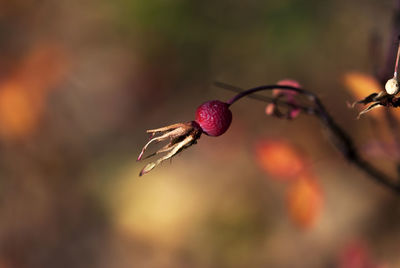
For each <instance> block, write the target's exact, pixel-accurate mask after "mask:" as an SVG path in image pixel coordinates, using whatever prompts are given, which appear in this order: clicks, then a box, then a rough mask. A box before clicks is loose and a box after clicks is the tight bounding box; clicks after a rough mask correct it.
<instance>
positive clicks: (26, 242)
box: [0, 0, 400, 268]
mask: <svg viewBox="0 0 400 268" xmlns="http://www.w3.org/2000/svg"><path fill="white" fill-rule="evenodd" d="M392 14H393V2H392V1H381V0H366V1H365V0H364V1H361V0H356V1H347V0H335V1H334V0H327V1H316V0H309V1H305V0H273V1H238V0H234V1H225V0H223V1H208V0H205V1H183V0H148V1H140V0H115V1H105V0H87V1H78V0H58V1H51V0H40V1H39V0H13V1H7V0H4V1H0V59H1V60H0V167H1V168H0V219H1V220H0V267H1V268H14V267H348V268H357V267H360V268H361V267H399V266H400V257H399V252H400V243H399V241H400V227H399V226H400V225H399V224H400V202H399V198H398V197H397V196H395V195H393V194H392V193H391V192H390V191H388V190H387V189H384V188H382V187H381V186H379V185H377V184H375V183H374V182H372V181H371V180H369V179H368V178H366V175H364V174H363V173H362V172H360V171H359V170H357V169H356V168H355V167H353V166H352V165H350V164H349V163H347V162H346V161H345V160H344V159H343V157H342V156H341V154H340V153H338V152H337V151H336V150H335V148H334V147H333V146H332V145H331V142H330V139H329V137H328V136H326V133H325V132H324V131H323V129H322V128H321V126H320V124H319V122H318V121H317V120H316V119H315V118H313V117H310V116H307V115H300V116H299V117H298V118H296V120H292V121H288V120H281V119H276V118H273V117H268V116H267V115H266V114H265V112H264V110H265V106H266V103H263V102H259V101H256V100H252V99H243V100H241V101H240V102H238V103H237V104H235V105H233V106H232V112H233V122H232V125H231V127H230V129H229V130H228V131H227V133H225V134H224V135H223V136H221V137H218V138H213V137H208V136H205V135H204V136H203V137H202V138H201V139H200V140H199V142H198V144H197V145H195V146H192V148H190V149H187V150H185V151H184V152H182V153H180V154H179V155H178V156H177V157H175V158H174V159H173V160H172V161H171V162H172V164H170V161H166V162H165V163H163V164H162V165H161V166H160V167H157V168H156V169H155V170H154V171H152V172H151V173H150V174H147V175H146V176H144V177H142V178H139V177H138V174H139V171H140V170H141V169H142V168H143V166H144V165H145V164H146V162H145V163H143V162H136V158H137V156H138V154H139V152H140V150H141V148H142V146H143V145H144V144H145V143H146V142H147V139H148V135H147V134H146V132H145V131H146V129H151V128H157V127H162V126H166V125H169V124H172V123H176V122H185V121H189V120H193V119H194V112H195V109H196V107H197V106H198V105H199V104H201V103H202V102H204V101H207V100H212V99H220V100H227V99H229V98H231V97H232V96H233V94H234V93H232V92H229V91H227V90H224V89H221V88H217V87H214V86H213V82H214V81H223V82H226V83H230V84H233V85H235V86H239V87H242V88H249V87H254V86H258V85H263V84H274V83H276V82H277V81H278V80H281V79H284V78H292V79H296V80H297V81H299V82H300V84H302V85H303V86H304V87H305V88H307V89H309V90H312V91H314V92H316V93H317V94H319V96H321V99H322V101H323V102H324V103H325V104H326V106H327V108H328V110H329V111H330V112H331V113H332V115H333V116H334V117H335V119H336V120H337V122H338V123H339V124H340V125H341V126H343V127H344V128H345V129H346V130H348V131H349V133H350V134H351V136H352V137H353V138H354V140H355V141H356V143H357V145H358V146H360V148H366V149H365V153H366V154H367V158H368V159H369V160H371V161H372V162H373V163H375V164H376V165H378V166H380V167H381V168H384V169H385V170H386V171H387V172H389V173H391V174H394V165H393V162H394V160H395V158H396V157H397V158H398V157H399V155H398V153H397V152H392V151H393V150H392V151H390V149H391V148H393V147H391V142H392V143H393V139H392V137H391V136H390V135H389V134H388V132H387V130H386V128H385V125H384V124H378V125H373V124H371V120H372V119H373V118H374V120H376V121H377V122H380V121H381V120H382V118H380V117H379V114H377V113H375V112H371V116H369V114H368V115H366V117H364V118H362V119H360V120H357V119H356V118H357V113H358V111H357V110H355V109H348V108H347V105H346V101H350V102H351V101H354V99H355V98H354V96H353V95H352V94H353V93H354V90H353V91H351V90H352V88H351V87H350V88H348V87H346V81H347V82H348V80H350V82H354V83H355V84H356V85H357V84H359V83H361V82H359V80H357V79H361V80H362V79H364V78H365V79H368V77H369V76H370V75H371V74H373V71H374V70H375V69H376V68H380V67H381V64H382V63H383V61H384V59H385V56H384V55H385V53H384V51H385V50H386V49H387V48H388V47H389V46H390V45H391V44H390V41H389V40H390V38H391V35H392V32H391V26H390V25H391V18H392ZM371 36H375V37H376V39H374V40H378V41H379V40H380V41H381V43H382V46H381V47H380V48H379V49H381V50H380V51H381V52H382V53H373V54H371V53H370V51H371V50H370V45H369V44H370V40H371ZM378 47H379V46H378ZM379 49H378V50H377V51H379ZM375 52H376V51H375ZM393 61H394V59H393ZM354 71H357V72H361V73H363V74H364V76H365V77H361V78H360V76H361V74H360V76H354V73H353V72H354ZM346 75H350V78H349V76H346ZM343 77H347V80H346V79H345V81H344V78H343ZM370 78H371V77H370ZM365 79H364V80H362V81H365ZM371 79H373V78H371ZM354 83H353V84H354ZM347 84H349V83H347ZM350 84H351V83H350ZM363 94H366V93H364V92H362V93H361V95H360V96H362V95H363ZM360 96H358V97H360ZM369 118H370V119H371V120H370V119H369ZM377 144H378V145H379V146H377ZM378 147H379V148H380V149H379V148H378ZM377 148H378V149H377ZM382 148H386V150H383V152H382ZM271 159H272V160H271ZM277 159H278V160H277ZM287 159H289V160H287ZM270 161H275V163H277V165H278V167H280V168H281V170H279V168H278V170H277V171H276V170H275V172H274V171H271V170H270V168H271V167H268V165H267V166H266V164H265V163H269V162H270ZM281 161H286V162H283V163H284V164H283V165H282V166H280V165H279V163H282V162H281ZM291 161H294V162H296V161H297V164H298V165H300V166H301V167H302V168H301V169H302V170H303V171H304V170H307V172H302V173H301V176H300V175H299V176H294V177H295V178H293V175H291V177H290V178H289V179H288V178H284V177H285V174H281V173H280V171H282V169H283V170H287V169H290V167H291V166H292V164H293V163H292V162H291ZM285 165H286V166H285ZM298 177H307V178H308V179H302V180H300V179H299V178H298ZM310 178H311V179H310ZM299 182H300V183H299Z"/></svg>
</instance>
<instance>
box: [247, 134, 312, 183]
mask: <svg viewBox="0 0 400 268" xmlns="http://www.w3.org/2000/svg"><path fill="white" fill-rule="evenodd" d="M255 155H256V161H257V163H258V165H259V166H260V167H261V168H262V169H263V170H264V171H265V172H266V173H267V174H270V175H272V176H274V177H276V179H279V180H292V179H296V177H298V176H299V174H300V173H301V172H302V171H303V170H304V169H305V166H306V163H305V159H304V156H303V155H302V154H301V153H300V151H299V150H298V149H297V148H296V147H294V146H293V145H291V144H289V143H288V142H286V141H284V140H263V141H260V142H258V143H257V144H256V148H255Z"/></svg>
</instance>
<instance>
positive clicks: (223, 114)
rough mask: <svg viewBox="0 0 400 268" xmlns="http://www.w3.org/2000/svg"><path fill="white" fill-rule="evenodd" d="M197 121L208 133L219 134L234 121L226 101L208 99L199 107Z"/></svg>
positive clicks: (210, 134)
mask: <svg viewBox="0 0 400 268" xmlns="http://www.w3.org/2000/svg"><path fill="white" fill-rule="evenodd" d="M196 122H197V123H198V124H199V125H200V127H201V129H202V130H203V131H204V133H206V134H207V135H209V136H219V135H222V134H224V133H225V131H226V130H227V129H228V128H229V126H230V124H231V122H232V112H231V111H230V110H229V105H228V104H227V103H225V102H222V101H218V100H213V101H207V102H205V103H203V104H202V105H200V106H199V107H198V108H197V110H196Z"/></svg>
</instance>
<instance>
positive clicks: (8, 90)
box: [0, 44, 66, 139]
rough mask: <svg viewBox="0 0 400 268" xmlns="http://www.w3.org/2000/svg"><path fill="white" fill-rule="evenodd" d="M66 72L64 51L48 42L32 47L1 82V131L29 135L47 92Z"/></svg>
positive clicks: (7, 134) (6, 135)
mask: <svg viewBox="0 0 400 268" xmlns="http://www.w3.org/2000/svg"><path fill="white" fill-rule="evenodd" d="M65 72H66V57H65V55H64V53H63V50H62V49H61V48H59V47H57V46H54V45H50V44H42V45H39V46H37V47H35V48H34V49H32V50H31V51H30V52H29V53H28V55H27V56H26V57H25V58H24V59H23V60H22V61H21V62H20V63H19V64H18V65H17V67H16V69H15V70H14V72H12V73H11V74H10V75H9V76H8V77H7V78H6V79H4V80H3V81H0V134H1V136H2V137H3V138H6V139H10V138H11V139H13V138H21V137H24V136H26V135H28V134H30V133H31V132H32V131H33V130H34V129H35V127H36V126H37V123H38V122H39V119H40V117H41V115H42V113H43V111H44V107H45V102H46V99H47V95H48V93H49V91H50V90H51V89H53V88H54V87H55V86H56V84H57V83H59V82H60V81H61V79H62V78H63V77H64V74H65Z"/></svg>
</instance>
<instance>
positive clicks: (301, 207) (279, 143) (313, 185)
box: [255, 140, 323, 229]
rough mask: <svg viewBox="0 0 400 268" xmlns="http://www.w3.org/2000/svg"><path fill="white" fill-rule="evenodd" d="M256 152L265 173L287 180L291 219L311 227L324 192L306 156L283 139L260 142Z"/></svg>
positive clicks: (319, 208)
mask: <svg viewBox="0 0 400 268" xmlns="http://www.w3.org/2000/svg"><path fill="white" fill-rule="evenodd" d="M255 153H256V160H257V162H258V164H259V166H260V167H261V168H262V169H263V170H264V171H265V172H266V173H267V175H270V176H272V178H275V179H277V180H281V181H283V182H289V183H290V184H289V185H288V191H287V210H288V213H289V216H290V218H291V219H292V221H293V222H294V223H295V224H296V225H297V226H299V227H301V228H304V229H307V228H311V227H313V226H314V225H315V223H316V221H317V219H318V216H319V214H320V211H321V208H322V203H323V195H322V189H321V187H320V186H319V184H318V181H317V180H316V178H315V175H314V174H313V171H312V165H311V164H310V163H309V161H307V157H306V156H305V155H304V154H302V153H301V152H300V150H299V149H297V148H296V147H295V146H294V145H291V144H290V143H289V142H287V141H285V140H263V141H260V142H259V143H258V144H257V145H256V149H255Z"/></svg>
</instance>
